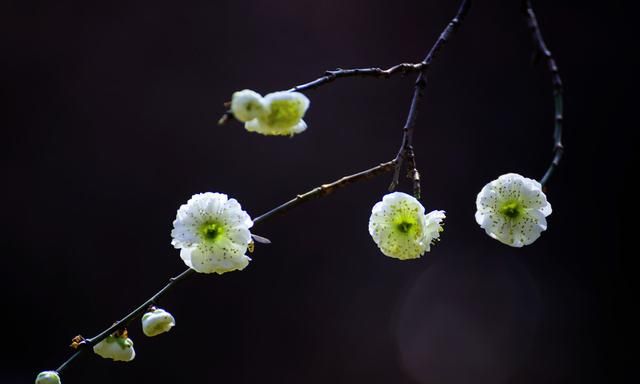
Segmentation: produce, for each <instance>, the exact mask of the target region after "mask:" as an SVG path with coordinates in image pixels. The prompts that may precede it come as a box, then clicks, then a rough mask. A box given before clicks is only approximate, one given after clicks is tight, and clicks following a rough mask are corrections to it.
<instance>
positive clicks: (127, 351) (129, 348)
mask: <svg viewBox="0 0 640 384" xmlns="http://www.w3.org/2000/svg"><path fill="white" fill-rule="evenodd" d="M93 352H95V353H96V354H98V355H99V356H101V357H104V358H105V359H112V360H114V361H131V360H133V359H134V357H136V351H135V350H134V349H133V341H131V339H130V338H128V337H127V332H126V331H124V332H116V333H114V334H112V335H109V336H107V337H106V338H105V339H104V340H102V341H101V342H99V343H98V344H96V345H95V346H94V347H93Z"/></svg>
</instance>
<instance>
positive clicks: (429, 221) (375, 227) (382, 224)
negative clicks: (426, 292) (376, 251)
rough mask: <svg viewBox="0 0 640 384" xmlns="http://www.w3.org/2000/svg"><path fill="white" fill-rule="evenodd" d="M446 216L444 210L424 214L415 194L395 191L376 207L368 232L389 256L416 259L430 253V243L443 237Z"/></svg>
mask: <svg viewBox="0 0 640 384" xmlns="http://www.w3.org/2000/svg"><path fill="white" fill-rule="evenodd" d="M444 218H445V214H444V211H432V212H430V213H428V214H426V215H425V213H424V207H423V206H422V204H420V202H419V201H418V200H417V199H416V198H415V197H413V196H410V195H407V194H406V193H402V192H393V193H389V194H387V195H385V196H384V197H383V198H382V201H380V202H378V203H376V204H375V205H374V206H373V209H372V210H371V217H370V219H369V234H370V235H371V237H372V238H373V241H375V243H376V244H377V245H378V247H379V248H380V250H381V251H382V253H383V254H385V255H386V256H389V257H393V258H396V259H400V260H406V259H415V258H418V257H420V256H422V255H423V254H424V253H425V252H429V251H430V250H431V244H432V243H433V242H435V241H436V240H438V239H439V238H440V232H442V230H443V229H442V220H443V219H444Z"/></svg>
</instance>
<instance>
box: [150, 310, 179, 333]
mask: <svg viewBox="0 0 640 384" xmlns="http://www.w3.org/2000/svg"><path fill="white" fill-rule="evenodd" d="M174 325H176V321H175V319H174V318H173V316H171V314H170V313H169V312H167V311H165V310H164V309H160V308H156V309H154V310H153V311H151V312H147V313H145V314H144V315H143V316H142V332H144V334H145V335H147V336H149V337H151V336H156V335H159V334H161V333H164V332H168V331H169V330H170V329H171V328H172V327H173V326H174Z"/></svg>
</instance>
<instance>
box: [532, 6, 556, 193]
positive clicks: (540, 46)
mask: <svg viewBox="0 0 640 384" xmlns="http://www.w3.org/2000/svg"><path fill="white" fill-rule="evenodd" d="M522 7H523V11H524V13H525V15H526V18H527V25H528V26H529V29H530V31H531V37H532V39H533V44H534V45H535V49H536V53H538V54H540V55H542V57H543V58H544V60H545V61H546V62H547V68H548V69H549V72H550V73H551V83H552V85H553V99H554V110H555V112H554V130H553V159H552V160H551V164H549V168H547V171H546V172H545V174H544V176H543V177H542V179H540V184H542V186H544V185H545V184H546V183H547V181H549V178H550V177H551V175H552V174H553V171H554V170H555V169H556V167H557V166H558V165H559V164H560V159H562V154H563V152H564V147H563V145H562V122H563V114H562V113H563V105H564V99H563V96H562V94H563V89H562V79H561V78H560V72H559V71H558V65H557V64H556V61H555V59H554V58H553V55H552V54H551V51H550V50H549V49H548V48H547V44H546V43H545V42H544V39H543V38H542V32H541V31H540V26H539V25H538V20H537V18H536V14H535V13H534V12H533V7H532V5H531V0H523V1H522Z"/></svg>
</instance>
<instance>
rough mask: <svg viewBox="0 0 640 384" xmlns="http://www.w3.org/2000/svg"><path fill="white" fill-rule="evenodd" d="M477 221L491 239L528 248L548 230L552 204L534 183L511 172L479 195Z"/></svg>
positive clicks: (539, 186)
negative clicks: (548, 218) (548, 217)
mask: <svg viewBox="0 0 640 384" xmlns="http://www.w3.org/2000/svg"><path fill="white" fill-rule="evenodd" d="M476 209H477V211H476V221H477V222H478V224H479V225H480V227H482V228H484V230H485V231H486V232H487V234H488V235H489V236H491V237H492V238H494V239H496V240H498V241H500V242H502V243H504V244H507V245H510V246H512V247H522V246H524V245H529V244H531V243H533V242H534V241H536V239H537V238H538V237H540V233H541V232H542V231H544V230H546V229H547V220H546V219H545V217H547V216H549V215H550V214H551V204H549V202H547V196H545V194H544V192H542V186H541V185H540V183H538V182H537V181H535V180H532V179H528V178H526V177H522V176H520V175H518V174H515V173H508V174H506V175H502V176H500V177H498V179H497V180H493V181H492V182H490V183H489V184H487V185H485V186H484V188H482V190H481V191H480V193H478V198H477V199H476Z"/></svg>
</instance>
